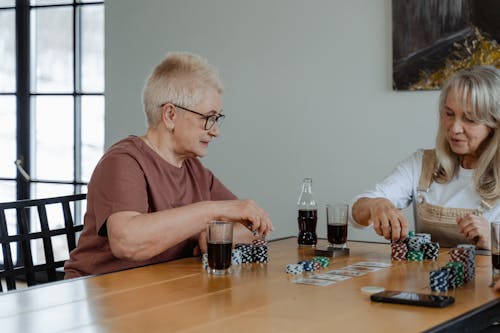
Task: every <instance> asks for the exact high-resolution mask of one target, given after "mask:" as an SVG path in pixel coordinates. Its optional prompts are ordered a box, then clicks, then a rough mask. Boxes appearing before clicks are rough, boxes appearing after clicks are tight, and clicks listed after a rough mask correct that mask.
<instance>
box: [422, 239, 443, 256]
mask: <svg viewBox="0 0 500 333" xmlns="http://www.w3.org/2000/svg"><path fill="white" fill-rule="evenodd" d="M422 252H424V259H429V260H436V259H437V257H438V255H439V243H437V242H436V243H433V242H429V243H425V244H423V245H422Z"/></svg>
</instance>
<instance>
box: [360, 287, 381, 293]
mask: <svg viewBox="0 0 500 333" xmlns="http://www.w3.org/2000/svg"><path fill="white" fill-rule="evenodd" d="M384 290H385V289H384V288H382V287H376V286H365V287H362V288H361V292H362V293H364V294H375V293H380V292H382V291H384Z"/></svg>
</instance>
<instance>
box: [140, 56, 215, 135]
mask: <svg viewBox="0 0 500 333" xmlns="http://www.w3.org/2000/svg"><path fill="white" fill-rule="evenodd" d="M209 89H214V90H215V91H216V92H218V93H219V94H221V95H222V94H223V93H224V87H223V85H222V82H221V80H220V78H219V75H218V73H217V70H216V69H215V67H213V66H211V65H210V64H209V63H208V62H207V61H206V60H205V59H204V58H202V57H200V56H198V55H195V54H191V53H186V52H172V53H168V54H167V56H166V58H165V59H164V60H163V61H162V62H161V63H160V64H158V66H156V67H155V69H154V70H153V72H152V73H151V75H150V76H149V78H148V79H147V81H146V84H145V85H144V90H143V103H144V112H145V113H146V119H147V124H148V126H150V127H156V125H157V124H158V123H159V122H160V120H161V106H162V105H163V104H165V103H167V102H169V103H173V104H177V105H179V106H183V107H191V106H193V105H196V104H198V103H199V102H200V101H201V100H202V98H203V97H204V96H205V93H206V92H207V91H208V90H209Z"/></svg>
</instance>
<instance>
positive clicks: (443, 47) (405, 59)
mask: <svg viewBox="0 0 500 333" xmlns="http://www.w3.org/2000/svg"><path fill="white" fill-rule="evenodd" d="M476 65H494V66H496V67H498V68H500V0H392V73H393V76H392V77H393V84H392V85H393V89H394V90H436V89H439V88H440V87H441V86H442V84H443V83H444V82H445V81H446V79H447V78H448V77H449V76H450V74H452V73H453V72H455V71H457V70H459V69H462V68H468V67H473V66H476Z"/></svg>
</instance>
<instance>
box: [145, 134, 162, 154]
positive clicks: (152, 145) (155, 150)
mask: <svg viewBox="0 0 500 333" xmlns="http://www.w3.org/2000/svg"><path fill="white" fill-rule="evenodd" d="M143 138H144V141H146V143H147V145H148V146H149V147H151V148H152V149H153V150H154V152H155V153H157V154H158V155H160V156H161V157H163V156H162V154H161V153H160V150H159V149H158V148H156V146H155V145H154V144H153V143H152V142H151V141H149V139H148V137H147V136H146V135H144V136H143Z"/></svg>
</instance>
